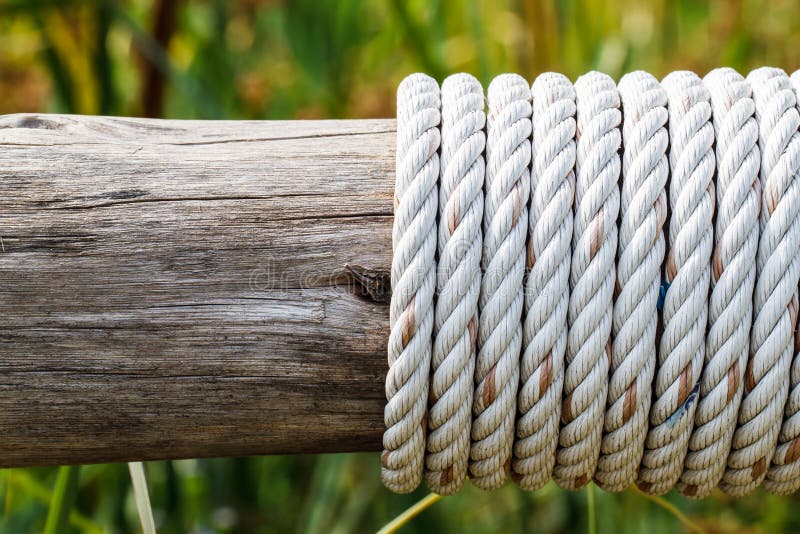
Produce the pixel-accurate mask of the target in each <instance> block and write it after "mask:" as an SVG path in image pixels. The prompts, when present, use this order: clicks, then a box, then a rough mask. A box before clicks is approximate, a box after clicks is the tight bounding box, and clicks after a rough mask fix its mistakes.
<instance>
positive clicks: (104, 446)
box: [0, 115, 395, 467]
mask: <svg viewBox="0 0 800 534" xmlns="http://www.w3.org/2000/svg"><path fill="white" fill-rule="evenodd" d="M394 145H395V122H394V121H393V120H368V121H363V120H362V121H286V122H282V121H274V122H260V121H163V120H149V119H126V118H106V117H79V116H68V115H7V116H0V467H11V466H31V465H50V464H67V463H70V464H74V463H96V462H108V461H131V460H148V459H166V458H196V457H209V456H235V455H252V454H270V453H306V452H309V453H317V452H341V451H366V450H375V451H377V450H379V449H380V440H381V434H382V431H383V405H384V402H385V397H384V393H383V380H384V375H385V372H386V366H387V365H386V355H385V345H386V340H387V336H388V308H387V305H386V303H385V301H386V297H387V295H386V285H387V283H388V282H387V281H388V272H389V267H390V262H391V226H392V197H393V187H394V177H393V176H394Z"/></svg>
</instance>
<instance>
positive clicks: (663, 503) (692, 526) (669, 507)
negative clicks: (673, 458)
mask: <svg viewBox="0 0 800 534" xmlns="http://www.w3.org/2000/svg"><path fill="white" fill-rule="evenodd" d="M631 489H632V490H633V491H634V493H636V494H638V495H640V496H641V497H644V498H645V499H647V500H648V501H651V502H653V503H655V504H657V505H658V506H660V507H661V508H663V509H664V510H666V511H667V512H669V513H670V514H672V515H673V516H675V519H677V520H678V521H680V522H681V524H683V526H685V527H686V528H687V529H689V531H691V532H697V534H704V533H705V531H704V530H703V529H702V528H701V527H700V525H698V524H697V523H695V522H694V521H692V520H691V519H689V517H688V516H687V515H686V514H684V513H683V512H681V511H680V510H679V509H678V507H677V506H675V505H674V504H672V503H671V502H669V501H667V500H666V499H662V498H661V497H659V496H657V495H650V494H648V493H645V492H643V491H642V490H640V489H639V488H638V487H637V486H636V485H635V484H634V485H633V486H631Z"/></svg>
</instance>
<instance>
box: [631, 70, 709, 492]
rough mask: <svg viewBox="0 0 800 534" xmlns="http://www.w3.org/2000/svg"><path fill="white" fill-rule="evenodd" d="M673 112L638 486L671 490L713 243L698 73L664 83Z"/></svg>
mask: <svg viewBox="0 0 800 534" xmlns="http://www.w3.org/2000/svg"><path fill="white" fill-rule="evenodd" d="M662 85H663V88H664V90H665V92H666V94H667V101H668V107H669V146H670V149H669V163H670V165H669V167H670V173H671V179H670V184H669V201H670V202H669V203H670V208H671V218H670V222H669V237H668V248H669V251H668V253H667V257H666V268H665V280H666V283H667V284H669V285H668V289H666V294H665V298H664V304H663V325H664V326H663V332H662V333H661V342H660V346H659V350H658V374H657V375H656V379H655V384H654V392H655V397H654V401H653V406H652V409H651V412H650V429H649V431H648V434H647V442H646V450H645V453H644V456H643V457H642V467H641V470H640V472H639V479H638V480H639V487H640V488H642V489H643V490H645V491H648V492H650V493H654V494H659V495H660V494H662V493H666V492H667V491H668V490H669V489H670V488H672V486H674V485H675V482H677V480H678V478H679V477H680V474H681V472H682V471H683V463H684V458H685V457H686V451H687V447H688V442H689V437H690V435H691V431H692V428H693V425H694V416H695V409H696V407H697V402H696V399H697V391H698V389H699V381H700V373H701V371H702V369H703V360H704V357H705V333H706V324H707V320H708V287H709V280H710V278H711V266H710V258H711V250H712V248H713V242H714V235H713V234H714V232H713V223H714V203H715V196H714V183H713V181H712V179H713V177H714V153H713V146H714V127H713V125H712V124H711V103H710V101H709V100H710V97H709V94H708V90H707V89H706V88H705V86H704V85H703V82H702V80H700V78H698V77H697V75H696V74H694V73H693V72H687V71H678V72H673V73H671V74H670V75H669V76H667V77H666V78H664V81H663V82H662Z"/></svg>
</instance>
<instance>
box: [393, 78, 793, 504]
mask: <svg viewBox="0 0 800 534" xmlns="http://www.w3.org/2000/svg"><path fill="white" fill-rule="evenodd" d="M798 94H800V71H798V72H797V73H795V74H793V75H792V77H791V78H790V77H788V76H787V75H786V74H785V73H784V72H783V71H782V70H780V69H773V68H766V67H765V68H761V69H757V70H755V71H753V72H752V73H750V75H749V76H748V77H747V78H746V79H745V78H743V77H742V76H741V75H739V74H738V73H736V72H735V71H734V70H732V69H727V68H724V69H716V70H714V71H712V72H711V73H709V74H708V75H707V76H706V77H705V78H704V79H700V78H699V77H698V76H697V75H695V74H694V73H691V72H686V71H680V72H674V73H671V74H670V75H668V76H667V77H666V78H664V80H663V81H661V82H659V81H658V80H656V79H655V78H654V77H653V76H651V75H649V74H647V73H645V72H642V71H638V72H633V73H630V74H627V75H625V76H624V77H623V78H622V80H620V83H619V85H617V84H615V83H614V81H613V80H612V79H611V78H610V77H608V76H607V75H604V74H601V73H598V72H590V73H588V74H586V75H584V76H581V77H580V78H579V79H578V80H577V81H576V82H575V84H574V85H573V84H572V83H570V81H569V80H568V79H567V78H566V77H564V76H563V75H560V74H555V73H545V74H542V75H540V76H539V77H538V78H537V79H536V80H535V82H534V83H533V85H532V86H530V87H529V86H528V85H527V82H525V80H524V79H523V78H521V77H520V76H518V75H515V74H504V75H501V76H498V77H497V78H495V80H494V81H493V82H492V84H491V85H490V86H489V90H488V98H487V99H484V96H483V90H482V88H481V86H480V83H479V82H478V81H477V80H476V79H475V78H473V77H472V76H470V75H467V74H457V75H453V76H451V77H449V78H447V79H446V80H445V81H444V83H443V84H442V87H441V89H439V86H438V84H437V83H436V82H435V81H434V80H433V79H431V78H430V77H428V76H426V75H423V74H414V75H411V76H409V77H408V78H406V80H404V81H403V82H402V83H401V85H400V87H399V88H398V115H397V116H398V126H397V178H396V186H395V221H394V230H393V251H394V257H393V261H392V290H393V293H392V301H391V305H390V328H391V332H390V336H389V348H388V358H389V372H388V374H387V378H386V394H387V405H386V410H385V422H386V427H387V430H386V432H385V434H384V453H383V455H382V466H383V467H382V477H383V480H384V484H385V485H386V486H387V487H388V488H390V489H392V490H393V491H397V492H409V491H412V490H413V489H415V488H416V487H417V486H418V484H419V482H420V481H421V479H422V476H423V472H424V476H425V480H426V482H427V484H428V486H429V487H430V488H431V490H433V491H435V492H437V493H439V494H442V495H448V494H452V493H455V492H456V491H458V490H459V489H460V488H461V487H462V485H463V482H464V480H465V478H466V477H467V475H469V478H470V480H471V481H472V482H473V484H475V485H476V486H478V487H480V488H482V489H486V490H491V489H496V488H499V487H500V486H502V485H503V484H504V483H505V481H506V478H507V477H508V476H509V475H510V476H511V478H513V479H514V481H515V482H516V483H517V484H518V485H519V486H520V487H522V488H524V489H527V490H535V489H538V488H540V487H542V486H543V485H544V484H545V483H546V482H547V481H548V480H549V479H550V478H551V477H552V478H553V479H554V480H555V481H556V482H557V483H558V484H559V485H560V486H562V487H564V488H567V489H578V488H580V487H581V486H583V485H585V484H586V483H588V482H589V481H591V480H594V481H596V482H597V484H598V485H600V486H601V487H602V488H604V489H606V490H608V491H621V490H623V489H625V488H626V487H628V486H629V485H630V484H632V483H636V484H638V485H639V487H640V488H641V489H642V490H644V491H646V492H648V493H653V494H662V493H665V492H667V491H669V490H670V489H671V488H673V487H676V488H677V489H678V490H679V491H681V492H682V493H683V494H685V495H687V496H690V497H697V498H700V497H705V496H707V495H709V494H710V493H711V491H712V490H713V488H714V487H717V486H719V487H720V488H721V489H722V490H723V491H725V492H727V493H729V494H731V495H734V496H741V495H745V494H747V493H749V492H751V491H752V490H753V489H755V488H756V487H758V486H759V485H761V484H762V483H763V485H764V487H765V488H766V489H767V490H768V491H770V492H772V493H777V494H788V493H793V492H794V491H796V490H797V489H800V333H798V329H797V319H798V317H797V316H798V311H799V310H800V300H799V299H798V297H799V295H798V282H799V281H800V131H799V130H798V129H799V128H800V112H798ZM486 108H488V112H486V111H485V109H486ZM484 128H485V133H484ZM440 132H441V135H440ZM440 141H441V146H440ZM484 153H485V158H484ZM440 158H441V160H440ZM440 161H441V163H440ZM437 181H438V183H437ZM437 206H438V208H437ZM437 212H438V220H437ZM437 229H438V231H437ZM437 265H438V267H437Z"/></svg>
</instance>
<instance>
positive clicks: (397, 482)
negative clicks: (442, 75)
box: [381, 74, 441, 493]
mask: <svg viewBox="0 0 800 534" xmlns="http://www.w3.org/2000/svg"><path fill="white" fill-rule="evenodd" d="M439 107H440V98H439V85H438V84H437V83H436V81H435V80H433V79H432V78H430V77H428V76H425V75H424V74H413V75H411V76H409V77H408V78H406V79H405V80H403V82H402V83H401V84H400V86H399V87H398V89H397V177H396V179H395V200H394V204H395V209H394V211H395V215H394V227H393V229H392V249H393V252H394V255H393V258H392V276H391V280H392V300H391V304H390V308H389V325H390V328H391V332H390V334H389V347H388V353H389V372H388V374H387V375H386V399H387V402H386V409H385V410H384V421H385V424H386V432H385V433H384V435H383V447H384V451H383V454H382V456H381V465H382V469H381V475H382V478H383V483H384V484H385V485H386V487H387V488H389V489H391V490H392V491H395V492H398V493H408V492H410V491H413V490H414V488H416V487H417V486H418V485H419V482H420V480H421V478H422V463H423V457H424V453H425V409H426V407H427V400H428V380H429V377H428V375H429V373H430V360H431V332H432V329H433V293H434V286H435V280H436V263H435V260H434V255H435V251H436V211H437V210H436V205H437V188H436V182H437V178H438V176H439V156H438V154H437V150H438V148H439V141H440V137H439V128H438V126H439V122H440V118H441V117H440V111H439Z"/></svg>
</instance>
